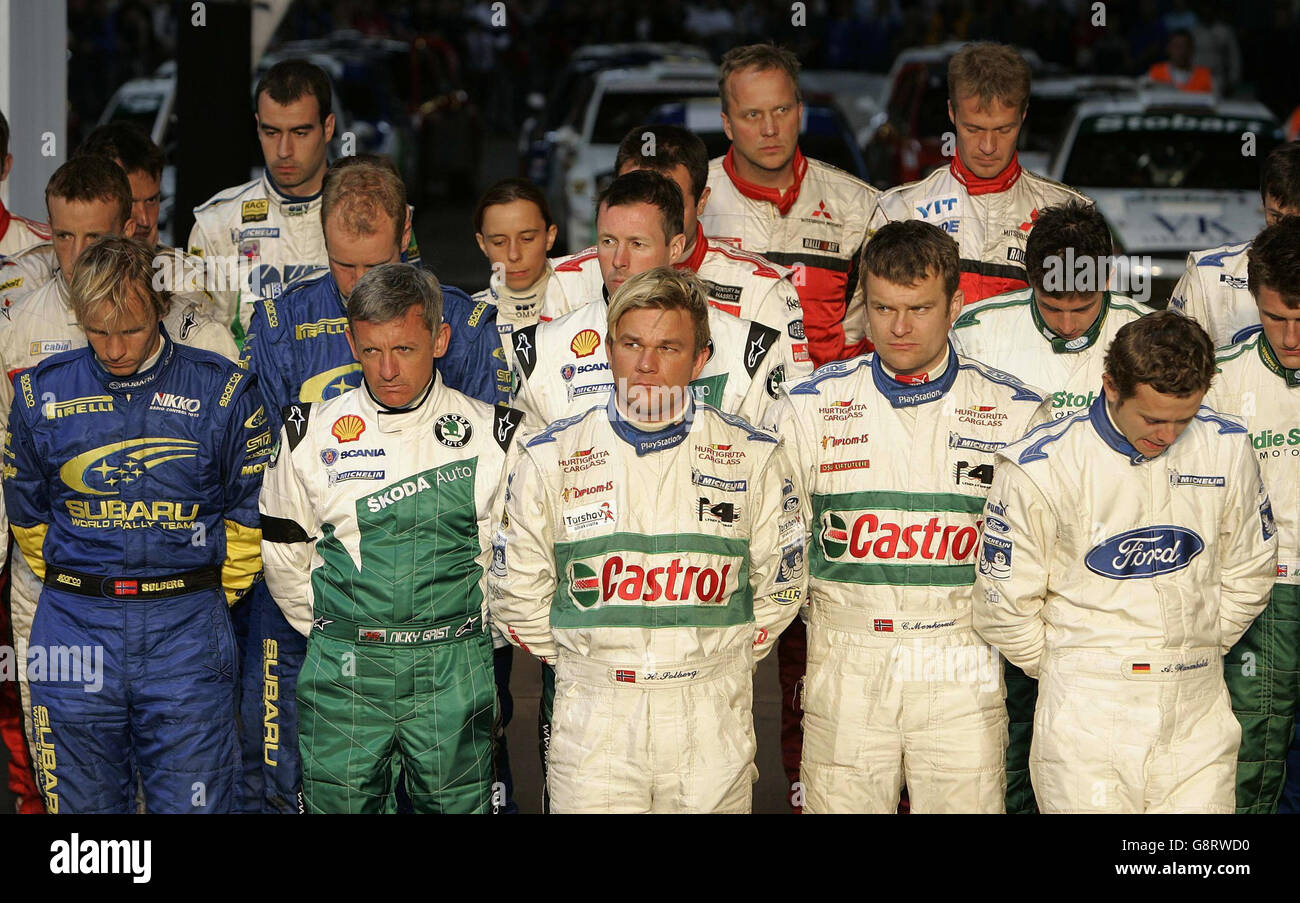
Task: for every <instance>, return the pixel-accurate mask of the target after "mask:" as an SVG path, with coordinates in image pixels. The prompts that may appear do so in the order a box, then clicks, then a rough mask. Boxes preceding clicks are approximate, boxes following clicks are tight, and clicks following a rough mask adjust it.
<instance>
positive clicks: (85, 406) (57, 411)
mask: <svg viewBox="0 0 1300 903" xmlns="http://www.w3.org/2000/svg"><path fill="white" fill-rule="evenodd" d="M112 411H113V396H112V395H87V396H86V397H84V398H72V399H69V400H68V401H56V402H54V403H53V404H51V405H50V406H49V408H48V410H47V412H46V415H45V419H47V420H58V419H59V418H60V417H70V416H71V415H73V414H109V413H112Z"/></svg>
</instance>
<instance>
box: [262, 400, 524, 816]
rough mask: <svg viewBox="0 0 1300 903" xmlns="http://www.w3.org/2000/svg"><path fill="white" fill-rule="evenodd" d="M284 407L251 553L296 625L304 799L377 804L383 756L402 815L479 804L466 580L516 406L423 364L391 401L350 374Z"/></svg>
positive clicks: (472, 600)
mask: <svg viewBox="0 0 1300 903" xmlns="http://www.w3.org/2000/svg"><path fill="white" fill-rule="evenodd" d="M288 412H289V414H288V419H287V420H286V421H285V427H284V431H283V433H282V438H281V445H280V447H279V449H278V450H277V453H276V455H275V456H274V457H273V458H272V464H271V467H270V468H269V469H268V470H267V473H266V483H265V486H264V487H263V490H262V499H261V511H262V524H263V555H264V556H265V558H264V561H265V567H266V582H267V584H268V585H269V587H270V590H271V593H272V595H273V596H274V597H275V600H276V602H277V603H278V604H279V607H280V609H281V610H282V611H283V612H284V615H285V617H286V618H287V619H288V621H289V623H290V624H291V625H293V628H294V629H295V630H297V631H298V632H299V633H300V634H303V635H306V636H308V641H307V657H306V660H305V661H304V663H303V665H302V672H301V674H300V675H299V679H298V701H299V706H300V726H299V743H300V746H301V750H302V768H303V791H304V795H305V797H306V803H307V809H308V811H310V812H313V813H323V812H325V813H327V812H383V811H387V812H391V811H393V809H394V797H393V791H394V781H395V778H396V776H397V764H398V762H400V763H401V764H402V765H403V766H404V767H405V775H406V782H407V790H408V792H409V794H410V797H411V801H412V803H413V804H414V807H415V810H416V811H417V812H485V811H487V808H488V804H489V801H490V796H491V783H492V774H493V772H492V725H493V717H494V703H495V687H494V683H493V679H492V641H491V638H490V635H489V633H488V630H487V623H486V618H485V616H486V613H487V609H486V604H485V600H484V581H485V579H486V574H485V569H486V567H487V565H488V560H489V558H490V556H491V550H492V530H493V526H494V522H495V519H496V512H495V511H494V501H499V499H500V491H501V488H502V487H503V486H504V480H503V476H504V468H505V456H506V451H507V450H508V449H509V447H510V442H511V440H512V438H513V434H514V430H515V428H516V427H517V426H518V422H519V421H518V416H517V415H516V414H515V412H513V411H511V410H510V409H509V408H506V407H504V406H498V407H497V408H495V409H493V408H491V407H489V406H488V405H485V404H483V403H482V402H479V401H475V400H473V399H471V398H468V397H467V396H465V395H462V394H461V393H459V392H455V391H452V390H451V389H448V388H447V387H446V386H445V385H443V383H442V381H441V380H439V379H437V378H436V377H435V378H434V380H433V381H432V382H431V383H430V385H429V387H428V388H427V389H426V390H425V393H424V396H423V397H422V398H421V399H420V400H419V401H418V402H417V403H416V404H415V405H414V406H413V407H412V408H408V409H403V410H395V409H389V408H385V407H383V406H382V405H379V404H378V403H376V401H375V400H374V398H373V397H372V396H371V394H370V391H369V389H368V388H366V387H365V386H364V385H363V386H362V388H360V389H358V390H356V391H354V392H349V393H347V394H346V395H343V396H340V397H337V398H332V399H330V400H329V401H325V402H322V403H321V404H318V405H312V404H295V405H291V406H290V407H289V408H288ZM349 661H350V662H352V663H353V668H352V669H348V668H347V667H345V665H344V663H345V662H349ZM395 759H396V760H397V761H394V760H395Z"/></svg>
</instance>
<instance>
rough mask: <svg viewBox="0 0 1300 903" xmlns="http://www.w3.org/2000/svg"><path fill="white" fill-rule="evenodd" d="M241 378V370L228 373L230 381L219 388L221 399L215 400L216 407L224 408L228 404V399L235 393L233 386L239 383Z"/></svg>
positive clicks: (242, 376)
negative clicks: (222, 387)
mask: <svg viewBox="0 0 1300 903" xmlns="http://www.w3.org/2000/svg"><path fill="white" fill-rule="evenodd" d="M243 378H244V374H243V373H242V372H241V373H232V374H230V381H229V382H228V383H226V387H225V388H224V389H222V390H221V400H220V401H218V402H217V407H221V408H224V407H226V406H227V405H229V404H230V399H231V398H233V397H234V395H235V386H237V385H239V381H240V380H241V379H243Z"/></svg>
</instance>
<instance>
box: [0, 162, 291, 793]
mask: <svg viewBox="0 0 1300 903" xmlns="http://www.w3.org/2000/svg"><path fill="white" fill-rule="evenodd" d="M87 159H91V160H93V161H94V162H102V163H103V164H104V165H105V166H107V167H109V168H110V169H111V170H112V171H113V172H114V173H116V174H117V176H118V178H120V179H121V180H122V182H123V183H125V181H126V176H125V175H124V174H123V173H122V171H121V170H120V169H119V168H118V167H117V166H116V165H115V164H113V163H109V162H108V161H102V160H100V159H99V158H87ZM73 162H75V161H73ZM71 165H73V163H68V164H65V166H71ZM56 175H57V173H56ZM123 197H126V198H129V193H127V192H126V191H123ZM128 207H129V205H128ZM55 209H57V208H55ZM118 213H120V211H118ZM58 234H59V229H58V228H57V227H56V236H57V235H58ZM154 274H155V269H154V265H153V249H152V248H150V247H149V246H147V245H144V244H143V243H141V242H137V241H135V240H133V239H128V238H123V237H120V236H107V237H104V238H101V239H99V240H98V241H95V242H94V243H92V244H91V245H90V247H89V248H88V249H87V250H86V251H85V253H84V254H83V255H81V259H80V260H79V261H78V263H77V269H76V273H75V275H74V276H73V279H72V282H71V285H70V286H69V288H68V292H69V294H70V296H71V306H72V309H73V311H74V312H75V316H76V318H77V321H78V323H79V324H80V325H81V327H82V328H83V329H84V330H85V339H84V341H85V342H88V343H89V345H90V347H89V348H85V347H82V348H80V349H79V350H73V351H68V352H66V353H63V354H57V355H54V356H53V357H51V358H50V359H48V360H45V361H42V362H41V363H40V364H39V365H37V366H36V367H35V368H33V369H30V370H25V371H23V372H22V373H21V374H19V376H18V378H17V383H16V390H15V391H16V398H15V401H14V405H13V410H12V412H11V413H10V416H9V427H8V433H7V436H6V440H5V445H4V497H5V503H6V508H7V510H8V513H9V517H10V520H11V523H12V527H13V533H14V537H15V539H16V540H17V543H18V545H19V547H20V548H21V549H22V553H23V558H24V560H25V561H26V562H27V563H28V565H29V566H30V569H31V571H32V572H33V573H34V574H35V575H36V577H38V578H39V579H40V580H41V581H42V582H43V584H44V588H43V589H41V591H40V605H39V607H38V608H37V609H36V616H35V620H34V622H33V624H32V628H31V644H32V649H33V654H32V656H31V662H30V665H31V667H30V668H27V671H28V677H29V678H30V687H31V699H32V708H31V713H32V722H33V730H32V739H33V744H34V746H35V748H36V755H35V756H34V760H35V761H36V763H37V768H38V776H39V784H40V787H41V792H42V794H43V795H44V798H45V804H46V808H47V809H48V810H49V811H50V812H51V813H58V812H68V813H118V814H123V813H128V812H132V811H134V810H135V808H136V801H137V787H139V788H140V789H141V790H142V792H143V797H144V804H145V806H146V807H147V809H148V810H149V811H150V812H158V813H181V812H193V813H203V812H212V813H224V812H231V811H234V810H235V808H236V806H235V803H236V800H237V799H238V793H239V791H238V776H239V747H238V742H237V731H236V714H237V710H236V686H237V684H236V672H237V670H238V666H237V664H236V657H235V642H234V636H233V634H232V631H231V625H230V619H229V615H228V613H227V606H228V605H233V604H234V603H235V601H236V600H237V599H239V597H240V596H242V595H243V594H244V593H245V592H246V591H247V590H248V587H249V585H250V584H251V583H252V581H253V578H254V576H255V575H256V574H257V573H258V572H259V571H260V570H261V561H260V557H259V539H260V535H259V526H258V516H257V507H256V502H257V492H258V487H259V485H260V483H261V475H262V468H263V467H264V466H265V464H266V459H267V457H268V456H269V454H270V452H271V434H270V432H269V431H268V430H267V428H266V416H265V411H264V407H263V405H262V401H261V399H260V397H258V394H257V390H256V388H255V387H254V386H253V380H252V378H251V377H249V375H248V374H247V373H244V372H243V371H241V370H239V369H238V368H237V367H236V366H235V365H234V363H233V362H231V361H229V360H227V359H225V358H223V357H220V356H219V355H216V354H213V353H211V352H207V351H200V350H198V349H192V348H188V347H186V346H185V345H182V344H179V343H177V342H176V341H174V340H173V338H172V336H171V334H170V331H169V329H168V328H167V326H166V323H165V319H166V317H167V315H168V307H169V305H170V304H171V299H170V298H169V297H168V296H167V294H166V293H164V292H161V291H159V290H157V289H156V288H155V287H154V285H153V282H154ZM69 649H71V650H78V651H81V652H80V656H79V657H80V659H81V661H80V662H79V664H80V666H81V667H78V668H73V669H68V670H60V669H49V668H46V667H41V665H40V662H41V661H42V660H44V661H45V662H47V663H48V662H49V661H50V660H51V655H52V654H57V653H58V650H69ZM82 650H84V651H82ZM92 650H93V651H94V655H93V656H92V655H91V653H92ZM40 653H44V655H41V654H40ZM22 661H23V664H24V665H25V666H26V665H28V664H29V663H28V661H27V658H26V657H23V659H22Z"/></svg>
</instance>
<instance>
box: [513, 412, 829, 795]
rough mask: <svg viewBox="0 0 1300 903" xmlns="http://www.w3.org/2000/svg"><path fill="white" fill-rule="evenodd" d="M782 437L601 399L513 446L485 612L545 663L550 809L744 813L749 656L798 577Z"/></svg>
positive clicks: (770, 634) (793, 506)
mask: <svg viewBox="0 0 1300 903" xmlns="http://www.w3.org/2000/svg"><path fill="white" fill-rule="evenodd" d="M793 478H794V469H793V467H792V466H791V465H790V462H789V458H788V457H787V455H786V452H785V449H784V446H783V444H781V443H780V442H778V440H777V438H776V437H775V436H772V435H770V434H768V433H765V432H762V431H760V430H756V429H754V428H753V427H751V426H749V425H748V424H746V423H745V422H743V421H741V420H740V419H739V418H736V417H731V416H728V415H725V414H723V413H721V412H719V411H718V410H716V409H715V408H712V407H709V406H708V405H702V404H699V405H697V404H692V405H691V406H690V407H689V408H688V410H687V412H686V415H685V417H684V418H683V419H682V420H680V421H678V422H676V423H673V424H670V425H667V426H665V427H663V428H660V429H657V430H642V429H639V428H637V427H636V426H635V425H633V424H632V423H630V422H629V421H627V420H626V419H624V417H623V416H622V415H621V414H620V413H619V412H618V411H617V409H616V407H615V405H614V402H613V401H612V399H611V401H610V402H608V403H607V404H606V405H602V406H599V407H594V408H592V409H590V410H589V411H587V412H586V413H584V414H581V415H579V416H575V417H571V418H566V419H565V420H562V421H560V422H558V423H555V424H553V425H552V426H551V427H549V428H548V429H547V430H545V431H544V432H542V433H540V434H539V435H537V436H536V437H535V438H534V439H533V440H532V441H530V442H529V443H528V445H527V447H526V448H525V449H524V450H523V453H522V454H521V455H520V456H519V459H518V464H517V466H516V467H515V469H514V472H513V473H512V474H511V476H510V482H509V484H508V486H509V488H508V489H507V492H506V505H505V515H504V517H503V518H502V521H501V531H500V534H499V535H498V536H497V538H496V540H495V542H496V546H495V548H494V550H493V562H492V568H491V571H490V576H489V587H490V593H489V606H490V609H491V614H492V618H493V620H494V621H495V622H496V623H497V624H498V626H499V627H500V629H501V630H502V631H503V632H504V633H505V634H506V635H507V636H508V637H509V638H510V640H511V642H513V643H515V644H517V645H518V646H519V647H520V648H521V649H524V650H525V651H527V652H531V653H532V654H533V655H535V656H537V657H538V658H541V659H542V660H543V661H546V662H550V663H554V664H555V713H554V723H553V727H552V732H551V740H550V762H549V791H550V800H551V807H552V810H553V811H555V812H747V811H749V809H750V808H751V794H752V786H751V785H752V784H753V782H754V780H755V779H756V778H757V774H758V773H757V769H756V768H755V767H754V752H755V741H754V726H753V724H754V722H753V712H752V708H753V678H752V673H753V669H754V662H755V661H757V660H758V659H760V658H762V657H763V655H765V654H766V653H767V652H768V651H769V650H770V649H771V647H772V644H773V642H774V641H775V639H776V636H777V634H778V633H780V631H781V629H782V628H784V627H785V625H786V624H788V623H789V622H790V620H791V619H792V618H793V617H794V615H795V612H796V611H797V610H798V607H799V604H800V603H801V601H802V596H803V593H804V590H805V588H806V581H807V572H806V569H805V566H804V524H803V516H802V509H801V505H800V502H799V497H798V495H797V494H796V492H795V490H794V483H793Z"/></svg>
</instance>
